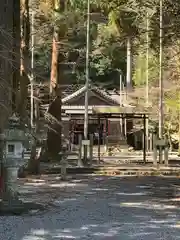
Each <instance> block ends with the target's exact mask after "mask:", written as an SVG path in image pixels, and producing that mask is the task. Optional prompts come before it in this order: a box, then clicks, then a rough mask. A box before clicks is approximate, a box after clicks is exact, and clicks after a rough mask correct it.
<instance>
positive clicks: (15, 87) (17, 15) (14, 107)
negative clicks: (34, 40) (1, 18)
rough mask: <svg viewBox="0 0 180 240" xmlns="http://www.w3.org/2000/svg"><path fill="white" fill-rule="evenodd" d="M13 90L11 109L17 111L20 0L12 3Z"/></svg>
mask: <svg viewBox="0 0 180 240" xmlns="http://www.w3.org/2000/svg"><path fill="white" fill-rule="evenodd" d="M13 8H14V11H13V91H12V110H13V112H17V101H18V99H17V96H18V87H19V82H20V35H21V30H20V0H16V1H14V5H13Z"/></svg>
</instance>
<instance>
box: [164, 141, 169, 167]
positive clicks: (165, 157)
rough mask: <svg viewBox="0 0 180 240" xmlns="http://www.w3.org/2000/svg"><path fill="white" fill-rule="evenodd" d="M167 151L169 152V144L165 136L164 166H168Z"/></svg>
mask: <svg viewBox="0 0 180 240" xmlns="http://www.w3.org/2000/svg"><path fill="white" fill-rule="evenodd" d="M168 152H169V146H168V139H167V137H166V146H165V148H164V164H165V166H168V164H169V159H168Z"/></svg>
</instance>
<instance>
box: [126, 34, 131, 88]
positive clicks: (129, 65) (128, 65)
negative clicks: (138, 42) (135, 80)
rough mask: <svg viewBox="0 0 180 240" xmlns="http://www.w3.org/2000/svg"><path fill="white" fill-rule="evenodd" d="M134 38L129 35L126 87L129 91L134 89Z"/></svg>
mask: <svg viewBox="0 0 180 240" xmlns="http://www.w3.org/2000/svg"><path fill="white" fill-rule="evenodd" d="M131 45H132V40H131V37H127V69H126V88H127V92H129V91H131V90H132V46H131Z"/></svg>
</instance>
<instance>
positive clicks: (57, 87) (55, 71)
mask: <svg viewBox="0 0 180 240" xmlns="http://www.w3.org/2000/svg"><path fill="white" fill-rule="evenodd" d="M64 10H65V1H62V0H55V1H54V14H55V17H58V14H63V12H64ZM65 34H66V30H65V28H64V27H62V26H59V25H56V26H55V28H54V35H53V44H52V65H51V81H50V94H51V95H52V96H54V97H56V99H55V101H53V102H52V103H51V104H50V105H51V106H50V108H49V114H50V115H51V116H52V118H51V122H49V130H48V135H47V138H48V139H47V147H48V152H49V154H50V155H52V156H54V155H57V154H58V152H60V151H61V133H62V127H61V80H62V78H63V62H64V60H65V57H64V54H63V45H62V44H61V39H63V38H64V37H65Z"/></svg>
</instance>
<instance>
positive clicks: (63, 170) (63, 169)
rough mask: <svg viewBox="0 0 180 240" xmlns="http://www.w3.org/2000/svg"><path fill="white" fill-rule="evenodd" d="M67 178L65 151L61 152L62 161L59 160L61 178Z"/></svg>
mask: <svg viewBox="0 0 180 240" xmlns="http://www.w3.org/2000/svg"><path fill="white" fill-rule="evenodd" d="M66 179H67V156H66V155H65V152H63V153H62V161H61V180H66Z"/></svg>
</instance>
